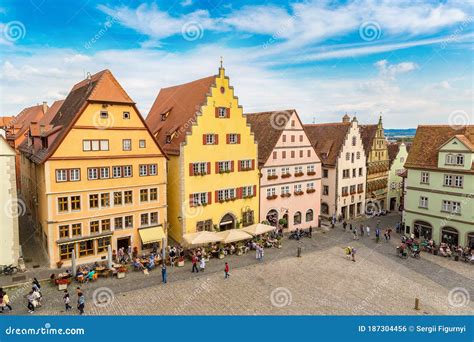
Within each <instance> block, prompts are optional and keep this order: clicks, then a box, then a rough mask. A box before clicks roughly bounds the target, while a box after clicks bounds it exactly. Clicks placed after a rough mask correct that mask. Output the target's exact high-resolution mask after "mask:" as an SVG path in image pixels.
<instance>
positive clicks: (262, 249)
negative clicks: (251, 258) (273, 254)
mask: <svg viewBox="0 0 474 342" xmlns="http://www.w3.org/2000/svg"><path fill="white" fill-rule="evenodd" d="M264 254H265V249H264V248H263V246H260V261H263V256H264Z"/></svg>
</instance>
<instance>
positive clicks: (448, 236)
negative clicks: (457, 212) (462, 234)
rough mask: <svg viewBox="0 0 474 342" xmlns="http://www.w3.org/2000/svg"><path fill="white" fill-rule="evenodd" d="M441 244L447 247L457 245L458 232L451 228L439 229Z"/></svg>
mask: <svg viewBox="0 0 474 342" xmlns="http://www.w3.org/2000/svg"><path fill="white" fill-rule="evenodd" d="M441 242H445V243H447V244H448V245H455V246H457V245H458V244H459V232H458V230H457V229H456V228H453V227H443V228H441Z"/></svg>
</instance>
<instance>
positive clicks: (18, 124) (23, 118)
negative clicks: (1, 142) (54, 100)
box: [7, 104, 48, 139]
mask: <svg viewBox="0 0 474 342" xmlns="http://www.w3.org/2000/svg"><path fill="white" fill-rule="evenodd" d="M45 107H46V109H47V108H48V107H47V105H46V106H44V105H42V104H41V105H36V106H32V107H27V108H24V109H23V110H22V111H21V112H20V113H19V114H18V115H17V116H15V118H14V119H13V120H11V121H10V126H11V125H13V126H14V127H15V130H14V131H12V133H10V134H8V133H7V138H9V139H17V138H18V137H19V136H21V135H22V134H24V133H25V132H26V130H27V129H28V128H29V125H30V124H31V123H32V122H38V121H39V120H41V118H42V117H43V115H44V114H45V112H44V109H45Z"/></svg>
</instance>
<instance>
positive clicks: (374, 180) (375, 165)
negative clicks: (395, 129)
mask: <svg viewBox="0 0 474 342" xmlns="http://www.w3.org/2000/svg"><path fill="white" fill-rule="evenodd" d="M360 132H361V136H362V142H363V144H364V150H365V154H366V156H367V180H366V181H367V185H366V189H367V191H366V193H365V196H366V200H367V202H369V203H371V206H373V207H374V208H375V209H374V210H382V209H387V201H386V199H387V192H388V171H389V159H388V150H387V141H386V140H385V134H384V130H383V124H382V116H380V118H379V122H378V124H377V125H361V126H360Z"/></svg>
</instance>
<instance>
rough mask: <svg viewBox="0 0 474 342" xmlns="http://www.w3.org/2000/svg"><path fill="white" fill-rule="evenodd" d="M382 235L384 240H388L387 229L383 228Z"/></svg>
mask: <svg viewBox="0 0 474 342" xmlns="http://www.w3.org/2000/svg"><path fill="white" fill-rule="evenodd" d="M383 237H384V238H385V242H388V231H387V229H384V231H383Z"/></svg>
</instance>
